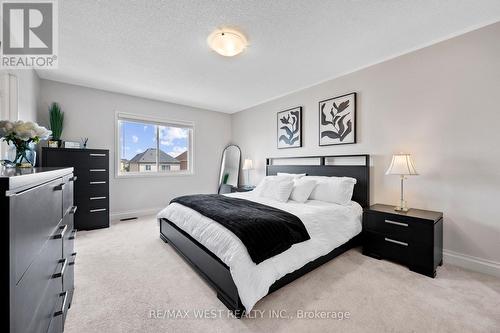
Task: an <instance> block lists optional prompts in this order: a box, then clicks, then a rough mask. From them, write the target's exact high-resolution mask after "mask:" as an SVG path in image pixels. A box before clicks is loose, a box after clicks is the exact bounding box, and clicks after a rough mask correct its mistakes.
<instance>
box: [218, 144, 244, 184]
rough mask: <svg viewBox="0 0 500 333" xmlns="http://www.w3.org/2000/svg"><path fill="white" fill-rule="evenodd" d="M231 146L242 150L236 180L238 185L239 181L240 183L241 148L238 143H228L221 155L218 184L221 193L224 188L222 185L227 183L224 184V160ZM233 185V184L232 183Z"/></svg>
mask: <svg viewBox="0 0 500 333" xmlns="http://www.w3.org/2000/svg"><path fill="white" fill-rule="evenodd" d="M229 147H236V148H238V151H239V152H240V156H239V160H238V177H237V178H236V179H237V181H236V187H238V186H239V183H240V170H241V148H240V147H239V146H238V145H235V144H229V145H227V146H226V147H224V149H223V150H222V155H221V158H220V168H219V185H218V189H217V193H218V194H221V189H222V187H223V186H222V185H225V184H222V170H223V168H224V166H223V165H222V162H223V161H224V153H225V152H226V150H227V149H228V148H229ZM231 186H232V185H231ZM224 193H228V192H224Z"/></svg>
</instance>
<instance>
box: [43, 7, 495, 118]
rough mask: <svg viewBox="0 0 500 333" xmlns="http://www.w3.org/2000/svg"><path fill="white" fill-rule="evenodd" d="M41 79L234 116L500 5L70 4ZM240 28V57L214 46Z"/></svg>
mask: <svg viewBox="0 0 500 333" xmlns="http://www.w3.org/2000/svg"><path fill="white" fill-rule="evenodd" d="M59 17H60V18H59V54H60V55H59V69H57V70H44V71H38V73H39V75H40V77H42V78H46V79H51V80H57V81H62V82H68V83H73V84H79V85H84V86H89V87H93V88H98V89H104V90H110V91H116V92H121V93H126V94H131V95H137V96H142V97H147V98H153V99H158V100H163V101H169V102H175V103H180V104H186V105H191V106H196V107H201V108H206V109H211V110H216V111H222V112H228V113H233V112H237V111H240V110H243V109H246V108H249V107H251V106H254V105H257V104H260V103H262V102H265V101H267V100H270V99H274V98H276V97H278V96H281V95H284V94H287V93H290V92H292V91H296V90H299V89H301V88H305V87H308V86H311V85H314V84H316V83H319V82H322V81H325V80H328V79H331V78H334V77H337V76H339V75H342V74H345V73H348V72H351V71H354V70H356V69H359V68H361V67H365V66H367V65H370V64H374V63H377V62H380V61H383V60H386V59H388V58H391V57H394V56H397V55H400V54H403V53H406V52H409V51H411V50H415V49H417V48H420V47H423V46H427V45H430V44H433V43H435V42H437V41H440V40H443V39H447V38H449V37H452V36H454V35H458V34H461V33H464V32H466V31H469V30H473V29H476V28H479V27H481V26H484V25H486V24H490V23H493V22H496V21H499V20H500V1H499V0H420V1H415V0H330V1H329V0H323V1H319V0H300V1H299V0H288V1H287V0H272V1H271V0H269V1H264V0H262V1H251V0H246V1H243V0H219V1H214V0H212V1H209V0H163V1H160V0H140V1H123V0H107V1H97V0H85V1H82V0H64V1H59ZM224 25H226V26H230V27H236V28H239V29H240V30H241V31H242V32H244V33H245V34H246V36H247V37H248V39H249V42H250V46H249V48H248V49H247V50H246V51H245V52H244V53H243V54H241V55H239V56H237V57H234V58H225V57H221V56H219V55H218V54H216V53H215V52H213V51H211V50H210V49H209V48H208V46H207V45H206V38H207V36H208V35H209V34H210V33H211V32H212V30H213V29H215V28H217V27H221V26H224Z"/></svg>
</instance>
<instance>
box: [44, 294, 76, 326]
mask: <svg viewBox="0 0 500 333" xmlns="http://www.w3.org/2000/svg"><path fill="white" fill-rule="evenodd" d="M71 297H72V292H71V293H69V292H59V293H58V295H57V302H56V304H55V307H54V309H53V311H52V316H51V321H50V324H49V328H48V330H47V333H62V332H63V331H64V322H65V321H66V315H67V313H68V307H69V304H70V303H69V302H68V300H69V299H70V298H71Z"/></svg>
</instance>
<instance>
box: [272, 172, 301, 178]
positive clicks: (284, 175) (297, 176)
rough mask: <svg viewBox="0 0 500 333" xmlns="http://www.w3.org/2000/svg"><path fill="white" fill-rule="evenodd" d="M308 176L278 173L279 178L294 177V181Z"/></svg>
mask: <svg viewBox="0 0 500 333" xmlns="http://www.w3.org/2000/svg"><path fill="white" fill-rule="evenodd" d="M306 175H307V174H305V173H286V172H278V176H279V177H281V176H283V177H292V178H293V179H297V178H302V177H304V176H306Z"/></svg>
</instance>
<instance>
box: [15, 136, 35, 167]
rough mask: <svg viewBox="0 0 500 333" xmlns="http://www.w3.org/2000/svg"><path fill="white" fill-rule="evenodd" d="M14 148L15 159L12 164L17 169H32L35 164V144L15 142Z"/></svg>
mask: <svg viewBox="0 0 500 333" xmlns="http://www.w3.org/2000/svg"><path fill="white" fill-rule="evenodd" d="M15 146H16V157H15V159H14V163H15V164H16V166H17V167H19V168H32V167H34V166H35V163H36V151H35V144H34V143H32V142H30V143H27V142H25V141H21V142H17V143H16V144H15Z"/></svg>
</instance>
